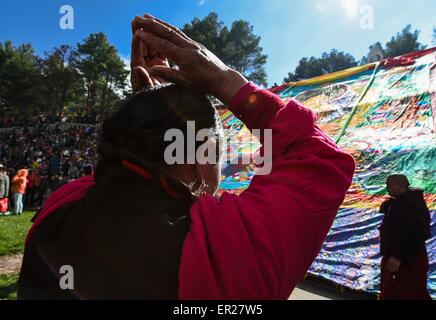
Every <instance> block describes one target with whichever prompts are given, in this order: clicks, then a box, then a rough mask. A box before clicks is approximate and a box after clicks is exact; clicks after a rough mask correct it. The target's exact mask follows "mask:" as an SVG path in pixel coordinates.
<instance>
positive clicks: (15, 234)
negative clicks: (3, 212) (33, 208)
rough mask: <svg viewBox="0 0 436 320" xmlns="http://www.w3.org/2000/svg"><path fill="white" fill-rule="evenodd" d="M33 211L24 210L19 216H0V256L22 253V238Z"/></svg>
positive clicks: (24, 235)
mask: <svg viewBox="0 0 436 320" xmlns="http://www.w3.org/2000/svg"><path fill="white" fill-rule="evenodd" d="M34 214H35V212H30V211H24V212H23V214H22V215H20V216H7V217H0V256H10V255H13V254H16V253H22V252H23V250H24V239H25V238H26V235H27V231H29V228H30V226H31V225H32V222H30V219H31V218H32V217H33V215H34Z"/></svg>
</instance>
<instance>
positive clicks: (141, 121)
mask: <svg viewBox="0 0 436 320" xmlns="http://www.w3.org/2000/svg"><path fill="white" fill-rule="evenodd" d="M187 121H195V129H196V130H197V131H198V130H201V129H211V130H212V131H213V132H214V134H215V135H216V136H217V137H219V138H220V134H221V130H222V127H221V122H220V120H219V116H218V114H217V112H216V110H215V108H214V107H213V105H212V103H211V101H210V99H209V98H208V97H206V96H205V95H202V94H200V93H198V92H196V91H193V90H191V89H187V88H184V87H181V86H177V85H162V86H158V87H154V88H151V89H147V90H145V91H142V92H139V93H136V94H135V95H133V96H132V97H130V98H129V99H127V100H126V101H125V102H124V103H123V105H122V107H121V108H120V109H118V110H117V111H116V112H114V113H113V114H112V115H111V116H110V117H109V118H108V119H107V120H106V121H104V123H103V127H102V133H101V138H100V143H99V146H98V153H99V161H98V164H97V168H96V180H97V181H98V179H99V177H100V176H101V175H103V174H104V173H105V171H106V170H107V168H108V167H110V166H114V165H119V164H120V162H121V161H122V160H127V161H129V162H131V163H133V164H136V165H138V166H140V167H142V168H144V169H146V170H147V171H149V172H150V173H152V174H153V175H159V174H161V173H162V171H163V170H164V169H165V167H166V164H165V161H164V152H165V149H166V147H167V146H168V145H169V144H171V143H172V142H168V141H164V135H165V132H166V131H167V130H169V129H180V130H181V131H182V132H184V133H186V129H187ZM185 143H186V142H185ZM197 147H198V145H197ZM185 150H186V148H185Z"/></svg>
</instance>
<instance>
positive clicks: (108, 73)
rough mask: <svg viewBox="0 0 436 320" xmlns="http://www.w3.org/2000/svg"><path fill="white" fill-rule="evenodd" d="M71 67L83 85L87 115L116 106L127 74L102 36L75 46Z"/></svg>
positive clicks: (100, 34) (113, 48)
mask: <svg viewBox="0 0 436 320" xmlns="http://www.w3.org/2000/svg"><path fill="white" fill-rule="evenodd" d="M74 66H75V67H77V69H78V70H79V71H80V74H81V76H82V77H83V79H84V81H85V87H86V91H87V109H88V112H90V113H91V112H93V111H94V112H97V113H103V112H106V111H108V110H109V109H110V108H111V107H113V106H114V105H116V104H117V103H118V102H119V100H120V96H122V91H123V90H124V89H125V87H126V80H127V75H128V71H126V69H125V65H124V62H123V61H122V60H121V58H120V57H119V56H118V53H117V49H116V48H115V47H114V46H112V45H110V44H109V42H108V39H107V37H106V36H105V35H104V34H103V33H96V34H91V35H90V36H89V37H88V38H86V39H85V40H84V41H83V43H79V44H77V61H75V63H74Z"/></svg>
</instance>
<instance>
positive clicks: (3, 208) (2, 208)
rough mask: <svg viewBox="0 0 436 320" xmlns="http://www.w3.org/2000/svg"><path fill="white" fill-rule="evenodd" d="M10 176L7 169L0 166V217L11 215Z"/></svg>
mask: <svg viewBox="0 0 436 320" xmlns="http://www.w3.org/2000/svg"><path fill="white" fill-rule="evenodd" d="M9 182H10V181H9V176H8V175H7V173H6V168H5V167H4V166H3V165H2V164H0V216H1V215H9V211H8V205H9V199H8V196H9V185H10V183H9Z"/></svg>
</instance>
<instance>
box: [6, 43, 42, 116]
mask: <svg viewBox="0 0 436 320" xmlns="http://www.w3.org/2000/svg"><path fill="white" fill-rule="evenodd" d="M41 80H42V79H41V70H40V59H39V58H38V57H37V56H36V55H35V53H34V49H33V47H32V46H31V45H30V44H24V45H21V46H19V47H14V46H13V44H12V42H11V41H6V42H5V43H4V44H1V43H0V108H1V110H2V111H7V112H8V113H9V114H11V115H13V116H15V117H17V118H18V119H19V120H24V119H26V118H27V117H28V116H30V115H31V114H32V113H33V112H34V111H35V110H38V109H40V108H41V105H42V101H43V97H42V95H41V91H42V90H41V84H42V81H41Z"/></svg>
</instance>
